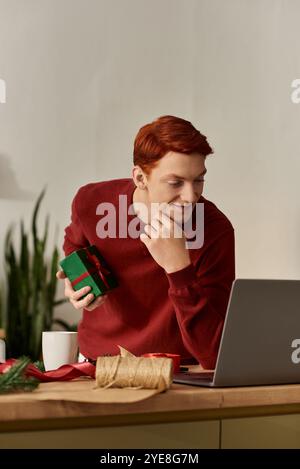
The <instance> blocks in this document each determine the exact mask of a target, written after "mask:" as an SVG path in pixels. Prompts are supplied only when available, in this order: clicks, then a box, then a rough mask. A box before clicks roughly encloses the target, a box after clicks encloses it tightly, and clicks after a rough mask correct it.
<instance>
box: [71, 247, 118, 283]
mask: <svg viewBox="0 0 300 469" xmlns="http://www.w3.org/2000/svg"><path fill="white" fill-rule="evenodd" d="M85 253H86V257H87V259H88V261H89V262H90V263H91V264H92V265H93V266H94V267H93V268H91V269H88V270H87V271H86V272H84V273H83V274H81V275H80V276H79V277H77V278H76V279H75V280H73V281H72V282H71V285H72V286H73V287H74V286H75V285H77V283H79V282H81V281H82V280H84V279H85V278H87V277H89V275H91V274H93V273H95V272H97V273H98V274H99V275H100V277H101V279H102V282H103V283H104V285H105V286H106V288H107V289H109V288H110V287H109V284H108V282H107V280H106V278H105V275H108V274H110V271H109V270H107V269H106V268H105V267H104V266H103V265H101V262H100V261H99V259H98V257H97V256H96V255H95V254H92V253H90V252H89V251H88V250H86V251H85Z"/></svg>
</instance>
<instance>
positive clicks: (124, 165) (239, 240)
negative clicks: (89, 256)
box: [0, 0, 300, 318]
mask: <svg viewBox="0 0 300 469" xmlns="http://www.w3.org/2000/svg"><path fill="white" fill-rule="evenodd" d="M299 19H300V2H299V1H297V0H227V1H224V0H188V1H186V0H163V1H162V0H154V1H153V0H152V2H149V1H148V0H113V1H112V0H88V1H86V0H0V78H2V79H5V80H6V85H7V97H6V101H7V102H6V104H0V210H1V224H0V257H2V254H3V239H4V234H5V232H6V229H7V227H8V224H9V223H10V222H11V221H16V222H17V221H18V220H19V218H20V217H21V216H23V217H24V218H25V219H26V220H29V217H30V215H31V212H32V207H33V204H34V201H35V200H36V197H37V195H38V193H39V192H40V191H41V189H42V187H43V186H44V185H45V184H47V196H46V198H45V201H44V204H43V211H42V213H41V222H42V221H43V218H44V215H45V214H46V213H47V212H50V213H51V223H52V231H53V232H54V228H55V225H56V224H58V225H59V234H58V243H59V245H60V246H61V243H62V239H63V229H64V227H65V226H66V225H67V224H68V223H69V216H70V203H71V200H72V197H73V195H74V193H75V192H76V190H77V188H78V187H79V186H80V185H83V184H86V183H87V182H91V181H97V180H99V181H100V180H104V179H110V178H117V177H127V176H130V170H131V165H132V147H133V139H134V136H135V134H136V133H137V131H138V129H139V128H140V127H141V126H142V125H143V124H145V123H147V122H149V121H151V120H153V119H154V118H156V117H158V116H159V115H162V114H174V115H178V116H181V117H183V118H186V119H188V120H191V121H192V122H193V123H194V125H195V126H196V127H197V128H199V130H201V131H202V132H204V133H205V134H206V135H207V136H208V138H209V141H210V143H211V144H212V146H213V147H214V149H215V155H214V156H213V157H210V158H209V160H208V162H207V167H208V169H209V173H208V175H207V178H206V188H205V193H204V195H206V197H207V198H209V199H210V200H212V201H214V202H215V203H216V204H217V205H218V206H219V207H220V208H221V209H222V210H223V211H224V212H225V213H226V214H227V215H228V216H229V218H230V219H231V221H232V223H233V225H234V227H235V233H236V266H237V276H239V277H261V278H263V277H272V278H299V277H300V248H299V237H300V210H299V209H300V197H299V196H298V193H299V190H298V186H299V184H298V178H299V173H300V159H299V137H298V134H299V130H298V129H299V122H300V104H299V105H297V104H293V103H292V101H291V99H290V95H291V91H292V90H291V82H292V80H294V79H295V78H299V77H300V56H299V47H298V45H299V40H300V32H299ZM41 227H42V223H41ZM0 272H1V270H0ZM61 314H65V315H66V317H68V318H76V317H77V316H76V314H75V312H73V309H72V308H70V306H69V305H68V306H65V307H64V308H63V313H62V311H58V313H57V315H61Z"/></svg>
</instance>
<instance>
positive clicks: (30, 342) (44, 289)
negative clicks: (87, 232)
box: [3, 189, 68, 361]
mask: <svg viewBox="0 0 300 469" xmlns="http://www.w3.org/2000/svg"><path fill="white" fill-rule="evenodd" d="M44 195H45V189H43V191H42V192H41V194H40V195H39V197H38V199H37V202H36V204H35V207H34V211H33V215H32V221H31V235H32V250H31V249H30V246H29V242H30V236H29V234H27V233H26V232H25V229H24V223H23V220H21V222H20V249H19V253H17V252H16V249H15V246H14V242H13V239H12V235H13V227H10V228H9V229H8V231H7V235H6V238H5V273H6V295H5V303H6V304H5V314H4V321H3V325H4V328H5V341H6V352H7V357H19V356H21V355H26V356H27V357H30V359H31V360H32V361H36V360H39V359H40V358H41V341H42V332H43V331H46V330H51V328H52V325H53V323H54V322H55V320H54V319H53V312H54V308H55V307H56V306H58V305H60V304H62V303H64V302H65V301H66V299H60V300H56V299H55V297H56V287H57V279H56V272H57V270H58V260H59V252H58V249H57V247H56V246H54V248H53V251H52V255H51V259H50V261H48V259H47V257H46V243H47V237H48V228H49V215H47V217H46V222H45V227H44V233H43V236H42V237H41V238H40V237H39V236H38V232H37V217H38V212H39V208H40V205H41V202H42V199H43V197H44ZM58 321H60V323H61V324H60V325H61V326H63V327H65V328H68V324H67V323H65V322H64V321H62V320H58Z"/></svg>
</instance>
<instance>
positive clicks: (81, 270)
mask: <svg viewBox="0 0 300 469" xmlns="http://www.w3.org/2000/svg"><path fill="white" fill-rule="evenodd" d="M59 264H60V266H61V268H62V269H63V271H64V273H65V274H66V276H67V277H68V278H69V280H70V282H71V284H72V287H73V288H74V290H80V289H81V288H83V287H87V286H89V287H91V290H90V291H89V292H88V293H87V294H86V295H88V294H90V293H93V294H94V298H95V299H96V298H97V297H98V296H102V295H104V294H105V293H106V292H107V291H109V290H111V289H113V288H115V287H117V286H118V282H117V280H116V278H115V276H114V275H113V273H112V272H111V271H110V269H109V267H108V265H107V263H106V262H105V260H104V259H103V257H102V256H101V254H100V253H99V251H98V249H97V248H96V246H94V245H92V246H88V247H87V248H83V249H79V250H78V251H74V252H72V254H70V255H69V256H67V257H65V258H64V259H63V260H62V261H60V263H59ZM86 295H83V297H82V298H84V297H85V296H86Z"/></svg>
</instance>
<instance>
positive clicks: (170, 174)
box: [145, 151, 207, 220]
mask: <svg viewBox="0 0 300 469" xmlns="http://www.w3.org/2000/svg"><path fill="white" fill-rule="evenodd" d="M206 171H207V170H206V168H205V157H204V156H202V155H200V154H199V153H190V154H188V155H186V154H183V153H176V152H171V151H170V152H168V153H167V154H166V155H165V156H164V157H163V158H162V159H161V160H159V162H158V163H157V165H156V166H155V167H154V168H153V169H152V170H151V173H150V174H149V175H148V176H146V178H145V181H146V189H147V199H148V204H151V203H160V204H161V203H166V204H168V205H169V206H170V208H171V209H172V210H174V214H175V218H174V219H176V213H178V215H179V216H180V217H182V215H183V212H182V210H183V207H185V209H184V216H183V218H182V219H183V220H186V219H188V218H189V216H190V214H191V212H192V210H193V208H194V206H195V204H196V202H197V201H198V199H199V197H200V196H201V194H202V192H203V185H204V174H205V173H206ZM172 218H173V217H172Z"/></svg>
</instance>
